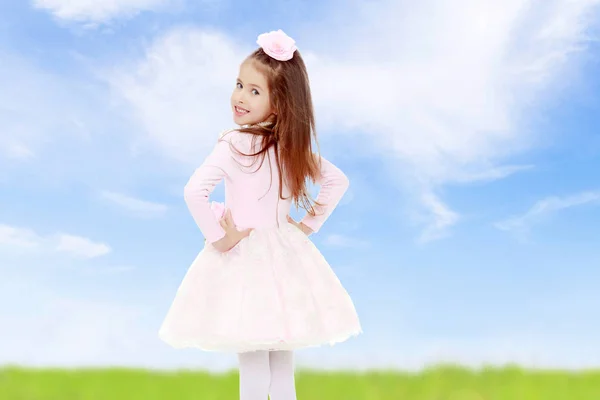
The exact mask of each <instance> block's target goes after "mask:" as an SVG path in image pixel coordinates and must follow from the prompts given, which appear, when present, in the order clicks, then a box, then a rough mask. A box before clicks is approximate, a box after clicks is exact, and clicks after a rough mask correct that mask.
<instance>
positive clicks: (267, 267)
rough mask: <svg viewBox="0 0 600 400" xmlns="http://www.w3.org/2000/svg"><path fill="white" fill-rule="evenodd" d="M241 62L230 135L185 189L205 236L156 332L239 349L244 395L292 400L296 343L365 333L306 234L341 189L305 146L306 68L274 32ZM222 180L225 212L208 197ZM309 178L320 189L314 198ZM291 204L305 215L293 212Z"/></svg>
mask: <svg viewBox="0 0 600 400" xmlns="http://www.w3.org/2000/svg"><path fill="white" fill-rule="evenodd" d="M257 43H258V44H259V46H260V47H259V48H258V49H257V50H256V51H254V52H253V53H252V54H251V55H250V56H249V57H248V58H247V59H246V60H245V61H244V62H243V63H242V64H241V66H240V70H239V76H238V79H237V83H236V86H235V89H234V91H233V94H232V95H231V109H232V113H233V120H234V122H235V123H236V124H237V125H239V126H240V128H239V129H235V130H231V131H227V132H225V133H224V134H222V135H221V137H220V139H219V141H218V142H217V144H216V146H215V147H214V149H213V151H212V152H211V153H210V155H209V156H208V157H207V158H206V159H205V160H204V162H203V163H202V165H201V166H200V167H199V168H198V169H197V170H196V171H195V172H194V174H193V176H192V177H191V178H190V180H189V182H188V183H187V185H186V187H185V191H184V194H185V200H186V203H187V204H188V207H189V210H190V212H191V214H192V216H193V218H194V220H195V221H196V223H197V224H198V226H199V228H200V230H201V231H202V233H203V235H204V237H205V238H206V244H205V246H204V249H203V250H202V252H200V254H199V255H198V257H197V258H196V259H195V260H194V262H193V263H192V265H191V267H190V268H189V270H188V271H187V273H186V275H185V277H184V279H183V281H182V283H181V285H180V286H179V289H178V290H177V294H176V296H175V299H174V300H173V304H172V305H171V307H170V309H169V312H168V313H167V316H166V318H165V320H164V322H163V324H162V326H161V328H160V331H159V336H160V338H161V339H162V340H164V341H165V342H166V343H168V344H169V345H171V346H173V347H175V348H183V347H195V348H199V349H202V350H205V351H231V352H236V353H238V358H239V370H240V375H239V378H240V399H241V400H266V399H267V397H268V396H269V395H270V398H271V400H295V399H296V394H295V383H294V363H293V352H292V351H293V350H294V349H299V348H305V347H309V346H318V345H321V344H326V343H329V344H331V345H333V344H334V343H338V342H341V341H344V340H346V339H348V338H349V337H351V336H353V335H357V334H359V333H361V326H360V323H359V319H358V316H357V314H356V311H355V308H354V305H353V303H352V300H351V299H350V297H349V296H348V293H347V292H346V290H345V289H344V288H343V287H342V285H341V284H340V282H339V280H338V279H337V277H336V276H335V274H334V273H333V271H332V270H331V267H330V266H329V264H328V263H327V261H325V259H324V258H323V256H322V255H321V253H320V252H319V250H317V248H316V247H315V246H314V245H313V243H312V242H311V241H310V240H309V239H308V237H307V236H308V235H310V234H311V233H313V232H317V231H318V230H319V228H320V227H321V226H322V225H323V223H324V222H325V220H326V219H327V218H328V217H329V215H331V213H332V211H333V209H334V208H335V207H336V206H337V204H338V202H339V201H340V199H341V198H342V196H343V195H344V193H345V191H346V189H347V188H348V179H347V178H346V176H345V175H344V174H343V173H342V172H341V171H340V170H339V169H338V168H336V167H335V166H334V165H333V164H332V163H330V162H329V161H327V160H326V159H324V158H322V157H320V156H319V155H315V154H313V152H312V147H311V143H312V139H315V140H316V135H315V120H314V116H313V108H312V99H311V93H310V87H309V83H308V75H307V72H306V67H305V64H304V61H303V60H302V57H301V56H300V53H299V52H298V50H297V49H296V47H295V42H294V40H293V39H291V38H290V37H288V36H287V35H286V34H285V33H284V32H282V31H281V30H279V31H276V32H269V33H265V34H262V35H260V36H259V37H258V41H257ZM222 179H224V180H225V204H226V207H227V211H226V212H225V213H224V216H223V217H221V214H222V212H219V211H218V207H215V203H213V204H212V205H213V207H211V204H210V203H209V195H210V194H211V192H212V191H213V189H214V187H215V185H217V184H218V183H219V182H220V181H221V180H222ZM307 180H311V181H313V182H314V183H317V184H319V185H320V186H321V188H320V191H319V194H318V196H317V199H316V200H315V201H312V200H311V199H310V197H309V195H308V190H307V186H306V183H307ZM292 202H294V203H295V204H296V206H298V205H300V206H302V207H303V208H304V209H305V210H306V211H307V215H306V217H305V218H304V219H303V220H302V221H301V222H300V223H297V222H296V221H294V220H292V219H291V218H290V217H289V214H288V213H289V212H290V208H291V205H292Z"/></svg>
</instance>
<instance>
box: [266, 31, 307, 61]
mask: <svg viewBox="0 0 600 400" xmlns="http://www.w3.org/2000/svg"><path fill="white" fill-rule="evenodd" d="M256 43H257V44H258V45H259V46H260V47H261V48H262V49H263V50H264V52H265V53H267V54H268V55H269V56H271V57H273V58H274V59H276V60H278V61H287V60H291V59H292V57H294V52H295V51H296V50H297V49H296V42H295V41H294V39H292V38H291V37H289V36H288V35H286V34H285V33H284V32H283V31H282V30H281V29H279V30H277V31H271V32H269V33H263V34H261V35H258V40H257V41H256Z"/></svg>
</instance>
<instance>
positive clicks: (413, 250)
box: [0, 0, 600, 370]
mask: <svg viewBox="0 0 600 400" xmlns="http://www.w3.org/2000/svg"><path fill="white" fill-rule="evenodd" d="M112 3H113V2H110V1H103V0H97V1H95V2H93V3H92V2H89V4H86V3H84V2H80V3H79V5H77V4H71V2H68V1H63V0H37V1H30V2H16V1H14V2H12V3H11V4H7V5H3V12H2V13H0V14H1V15H0V87H2V90H0V127H1V130H0V132H1V133H0V205H1V207H0V288H1V289H2V290H0V300H1V301H0V324H1V325H2V326H3V327H8V329H6V328H4V329H3V340H2V341H1V343H0V363H17V364H24V365H63V366H74V365H75V366H81V365H115V364H117V365H130V366H146V367H152V368H173V367H181V366H186V367H197V368H209V369H215V370H218V369H224V368H229V367H231V366H234V365H235V357H234V356H233V355H224V354H219V353H202V352H199V351H195V350H183V351H182V350H173V349H171V348H169V347H168V346H167V345H165V344H164V343H162V342H161V341H160V340H159V339H158V337H157V332H158V328H159V326H160V323H161V322H162V318H163V317H164V315H165V313H166V311H167V309H168V307H169V305H170V302H171V300H172V298H173V296H174V294H175V291H176V289H177V286H178V284H179V282H180V281H181V279H182V278H183V275H184V273H185V271H186V270H187V268H188V266H189V264H190V263H191V261H192V260H193V258H194V257H195V255H196V254H197V252H198V251H199V250H200V248H201V245H202V237H201V234H200V232H199V230H198V229H197V227H196V226H195V225H194V223H193V220H192V219H191V217H190V216H189V214H188V212H187V209H186V207H185V205H184V203H183V199H182V191H183V185H184V184H185V182H186V181H187V179H188V177H189V176H190V175H191V173H192V172H193V169H194V168H195V167H196V166H197V165H199V164H200V163H201V162H202V159H203V157H204V156H206V154H207V152H208V151H209V150H210V148H211V147H212V145H213V144H214V141H215V139H216V137H217V135H218V134H219V132H220V131H221V130H223V129H226V128H230V127H232V123H233V122H232V121H231V116H230V114H229V110H228V97H229V95H230V91H231V89H232V87H233V85H234V82H235V76H236V72H237V67H238V65H239V62H241V60H242V59H243V58H244V57H245V56H246V55H247V54H248V53H249V52H250V51H251V50H253V49H254V46H255V40H256V36H258V34H260V33H262V32H265V31H269V30H276V29H283V30H284V31H286V33H288V34H290V35H291V36H292V37H294V38H295V39H296V41H297V43H298V47H299V48H300V50H301V51H302V54H303V56H304V57H305V59H306V61H307V64H308V68H309V74H310V77H311V83H312V87H313V94H314V100H315V107H316V113H317V124H318V129H319V137H320V144H321V150H322V152H323V153H324V155H325V156H326V157H327V158H329V159H330V160H332V161H333V162H334V163H336V164H337V165H338V166H339V167H340V168H342V169H343V170H344V171H345V172H346V173H347V175H348V176H349V178H350V180H351V188H350V191H349V192H348V194H347V196H346V197H345V198H344V200H343V201H342V203H341V205H340V206H339V208H338V209H337V210H336V211H335V213H334V214H333V216H332V217H331V218H330V220H329V221H328V222H327V224H326V226H325V227H324V228H323V230H322V231H321V232H320V233H319V234H317V235H315V236H314V240H315V242H316V243H317V245H318V246H319V248H320V249H321V250H322V252H323V253H324V254H325V256H326V257H327V258H328V260H329V261H330V263H331V265H332V266H333V268H334V270H335V272H336V273H337V274H338V276H339V277H340V279H341V280H342V282H343V283H344V285H345V286H346V288H347V289H348V291H349V292H350V293H351V295H352V297H353V299H354V301H355V304H356V307H357V309H358V312H359V314H360V316H361V320H362V322H363V329H364V334H363V335H362V336H360V337H358V338H356V339H353V340H350V341H348V342H346V343H344V344H341V345H337V346H335V347H333V348H318V349H310V350H303V351H300V352H298V355H297V359H298V362H299V364H301V365H304V366H311V367H319V368H338V367H344V368H373V367H394V368H401V369H414V368H421V367H423V366H424V365H428V364H431V363H436V362H457V363H461V364H464V365H473V366H477V365H481V364H490V363H491V364H503V363H506V362H517V363H521V364H524V365H530V366H553V367H555V366H558V367H565V368H582V367H587V366H591V365H594V366H597V365H599V364H600V352H599V350H598V349H600V342H599V341H598V339H597V337H598V336H599V335H598V334H597V332H598V330H599V329H600V326H599V325H598V322H597V318H593V316H594V315H595V314H597V310H598V308H599V307H600V297H599V296H598V295H597V294H596V288H595V282H598V279H599V278H600V273H599V272H598V268H597V266H598V265H600V250H598V248H599V247H598V244H599V241H598V234H599V233H600V228H598V226H599V224H598V222H599V221H600V207H599V206H600V183H599V181H600V179H599V178H600V173H599V172H598V171H600V134H599V133H598V132H599V130H598V128H597V126H598V125H599V124H600V112H599V111H600V102H599V100H600V96H599V95H598V93H599V89H600V80H598V77H597V73H596V72H595V71H597V70H598V67H599V66H600V60H599V56H600V48H599V47H598V45H597V42H596V38H597V37H598V27H599V24H598V21H599V19H598V16H599V15H598V11H599V10H598V7H597V4H598V3H599V2H598V1H591V0H590V1H584V2H578V3H577V4H573V3H572V2H569V1H566V0H562V1H561V0H552V1H544V2H533V3H531V2H526V1H524V0H523V1H521V0H512V1H507V2H503V3H502V4H501V5H500V4H499V3H498V2H494V1H491V0H490V1H481V0H480V1H474V0H473V1H466V2H465V3H464V4H463V6H462V7H454V6H453V7H451V6H450V5H449V4H448V2H445V1H442V0H425V1H422V2H420V3H419V5H418V6H416V5H414V4H409V3H407V2H394V1H391V0H390V1H381V0H378V1H374V2H368V3H361V2H357V1H356V2H346V3H344V4H345V6H344V7H343V8H339V7H338V5H339V4H338V2H331V3H327V4H325V3H320V2H298V3H292V2H279V3H277V2H273V3H271V2H267V1H261V2H234V1H217V0H214V1H206V2H201V3H194V4H192V2H190V1H186V0H147V1H129V0H127V1H122V2H119V6H114V5H112ZM528 4H529V6H527V5H528ZM222 196H223V191H222V187H219V188H218V190H217V191H216V192H215V199H217V200H219V199H222ZM294 215H295V216H297V217H299V216H300V214H294Z"/></svg>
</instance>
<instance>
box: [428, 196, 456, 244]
mask: <svg viewBox="0 0 600 400" xmlns="http://www.w3.org/2000/svg"><path fill="white" fill-rule="evenodd" d="M422 204H423V206H424V207H426V208H427V210H428V211H429V212H428V213H427V216H424V217H422V218H423V219H425V220H426V221H427V222H425V228H424V229H423V231H422V232H421V235H420V236H419V238H418V241H419V242H420V243H427V242H431V241H433V240H437V239H441V238H443V237H445V236H446V235H448V234H449V232H448V229H449V228H450V227H451V226H453V225H454V224H456V222H457V221H458V220H459V218H460V217H459V215H458V214H457V213H455V212H454V211H452V210H450V209H449V208H448V207H447V206H446V205H445V204H444V203H442V202H441V201H440V199H439V198H438V197H437V196H436V195H434V194H433V193H424V194H423V196H422Z"/></svg>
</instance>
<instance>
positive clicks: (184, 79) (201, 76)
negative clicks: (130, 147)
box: [107, 29, 250, 165]
mask: <svg viewBox="0 0 600 400" xmlns="http://www.w3.org/2000/svg"><path fill="white" fill-rule="evenodd" d="M249 51H250V49H248V51H243V50H241V49H240V48H238V46H236V45H235V44H234V43H233V41H231V40H230V39H228V38H227V37H226V36H224V35H222V34H219V33H213V32H202V31H198V30H193V29H177V30H174V31H172V32H170V33H168V34H166V35H165V36H163V37H160V38H158V39H157V40H156V41H155V42H154V43H153V44H152V46H151V47H150V48H148V49H147V51H146V58H145V59H143V60H140V61H138V62H134V63H133V65H130V64H127V65H124V66H123V68H122V69H120V70H119V71H115V72H114V73H112V74H110V75H109V76H108V77H107V79H108V80H109V82H110V83H111V85H112V87H113V89H114V90H115V91H116V93H117V94H119V95H120V96H122V98H123V99H125V100H126V101H127V103H128V105H129V106H130V107H131V109H132V111H133V113H134V115H135V116H136V117H137V118H138V120H139V121H140V123H141V124H142V129H143V135H147V138H148V139H150V141H151V143H153V144H154V145H156V147H157V148H159V149H160V150H161V151H162V152H164V153H165V154H166V155H168V156H170V157H172V158H173V159H175V160H178V161H182V162H187V163H190V164H192V165H193V164H198V165H199V164H200V163H201V162H202V159H203V157H204V156H205V155H206V153H207V152H208V150H209V149H211V148H212V147H213V146H214V145H215V143H216V140H217V138H218V135H219V133H220V132H221V131H222V130H224V129H227V128H232V127H233V122H232V121H231V113H230V112H229V106H228V104H229V97H230V95H231V90H232V88H233V87H234V85H235V77H236V76H237V71H238V65H239V63H240V62H241V60H242V59H243V57H244V56H245V55H246V53H248V52H249Z"/></svg>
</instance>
